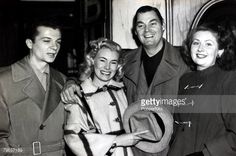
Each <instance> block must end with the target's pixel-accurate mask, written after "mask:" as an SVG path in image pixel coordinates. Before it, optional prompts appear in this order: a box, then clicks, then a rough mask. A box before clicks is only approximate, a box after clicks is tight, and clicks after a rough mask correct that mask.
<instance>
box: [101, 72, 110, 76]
mask: <svg viewBox="0 0 236 156" xmlns="http://www.w3.org/2000/svg"><path fill="white" fill-rule="evenodd" d="M100 73H101V74H102V75H106V76H109V75H110V74H111V72H108V71H101V72H100Z"/></svg>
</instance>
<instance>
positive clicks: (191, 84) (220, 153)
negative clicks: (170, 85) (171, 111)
mask: <svg viewBox="0 0 236 156" xmlns="http://www.w3.org/2000/svg"><path fill="white" fill-rule="evenodd" d="M235 82H236V73H235V71H233V72H227V71H222V70H221V69H219V68H218V67H217V66H213V67H210V68H208V69H205V70H203V71H196V72H191V73H188V74H185V75H184V76H183V77H182V78H181V80H180V89H179V94H180V95H179V98H187V100H188V101H189V103H190V101H192V102H193V103H192V105H183V106H181V107H179V109H177V110H176V112H175V113H176V115H175V127H176V132H175V134H174V140H173V143H172V145H171V147H170V151H169V154H168V155H169V156H185V155H188V154H191V153H194V152H200V151H201V152H203V154H204V156H235V155H236V85H235ZM186 103H188V102H186Z"/></svg>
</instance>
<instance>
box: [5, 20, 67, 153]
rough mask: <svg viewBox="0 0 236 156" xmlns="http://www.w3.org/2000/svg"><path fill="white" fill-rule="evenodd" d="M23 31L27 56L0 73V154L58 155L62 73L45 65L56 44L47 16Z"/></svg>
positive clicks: (58, 40)
mask: <svg viewBox="0 0 236 156" xmlns="http://www.w3.org/2000/svg"><path fill="white" fill-rule="evenodd" d="M29 28H30V29H29V30H28V31H27V33H28V36H27V38H26V41H25V42H26V45H27V47H28V49H29V55H27V56H26V57H24V58H23V59H22V60H19V61H17V62H16V63H14V64H12V65H10V66H7V67H4V68H5V69H3V70H2V71H1V72H0V155H24V156H28V155H29V156H32V155H42V156H60V155H61V156H62V155H64V154H65V151H64V140H63V124H64V106H63V104H62V103H61V102H60V92H61V89H62V87H63V85H64V82H65V76H64V75H63V74H62V73H60V72H59V71H57V70H55V69H53V68H52V67H50V66H49V63H52V62H53V61H54V60H55V58H56V56H57V54H58V52H59V50H60V46H61V29H60V27H59V25H57V24H56V23H55V22H53V21H52V20H38V21H35V22H34V23H33V24H31V26H30V27H29Z"/></svg>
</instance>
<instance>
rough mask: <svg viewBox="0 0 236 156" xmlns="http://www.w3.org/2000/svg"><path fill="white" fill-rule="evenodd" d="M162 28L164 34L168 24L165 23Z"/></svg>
mask: <svg viewBox="0 0 236 156" xmlns="http://www.w3.org/2000/svg"><path fill="white" fill-rule="evenodd" d="M161 27H162V31H163V32H164V31H165V30H166V24H165V23H163V24H162V26H161Z"/></svg>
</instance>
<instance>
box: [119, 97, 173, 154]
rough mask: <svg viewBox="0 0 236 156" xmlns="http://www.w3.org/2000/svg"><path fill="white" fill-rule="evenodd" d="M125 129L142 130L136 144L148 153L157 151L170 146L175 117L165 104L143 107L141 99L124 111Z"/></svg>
mask: <svg viewBox="0 0 236 156" xmlns="http://www.w3.org/2000/svg"><path fill="white" fill-rule="evenodd" d="M123 124H124V129H125V131H126V132H127V133H130V132H142V131H145V130H148V131H147V132H146V133H141V134H140V135H138V136H139V137H141V138H142V140H141V141H139V142H138V143H137V144H136V145H135V146H136V147H137V148H139V149H140V150H142V151H144V152H148V153H157V152H161V151H163V150H164V149H165V148H167V147H168V144H169V141H170V139H171V135H172V133H173V117H172V115H171V113H170V112H169V111H168V110H167V108H165V107H163V106H147V107H142V106H141V103H140V101H137V102H135V103H133V104H131V105H129V106H128V108H127V109H126V111H125V113H124V122H123Z"/></svg>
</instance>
